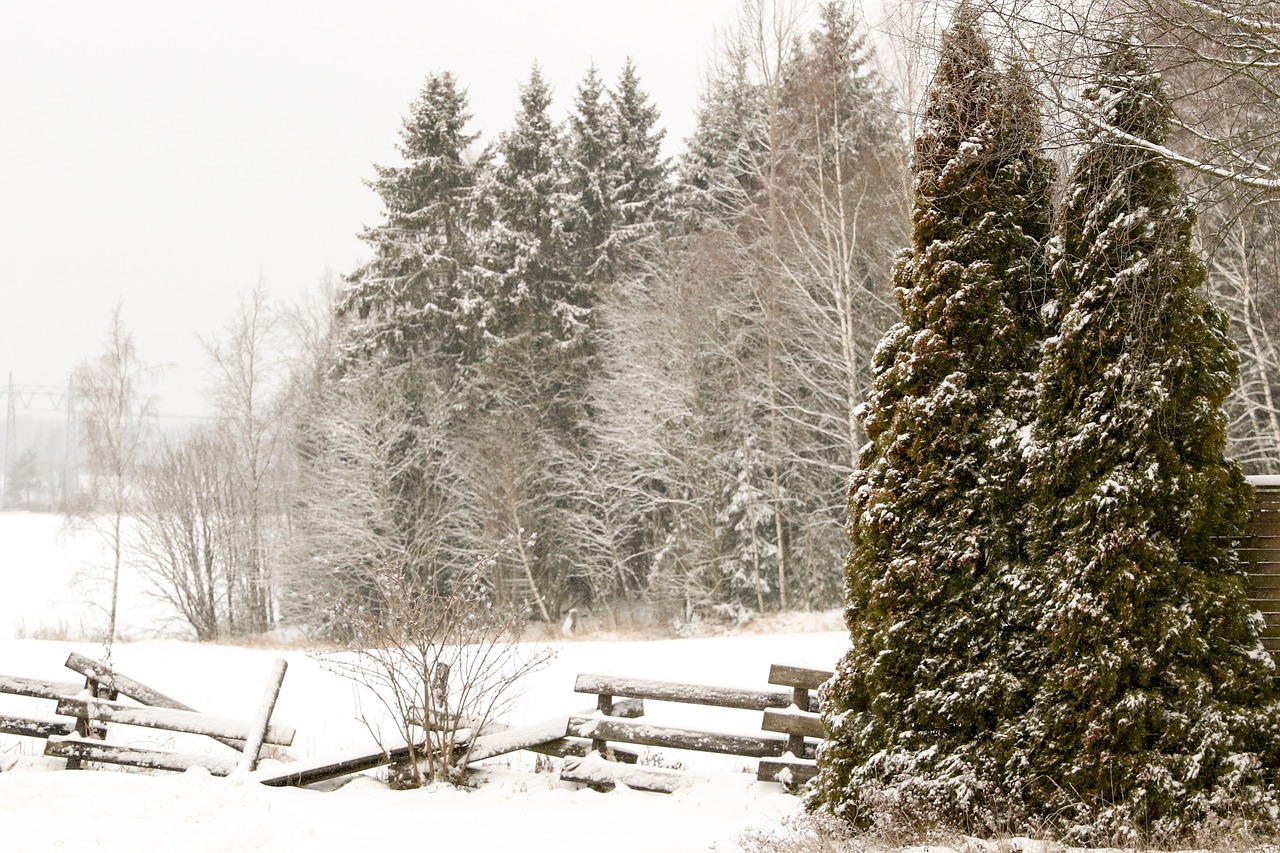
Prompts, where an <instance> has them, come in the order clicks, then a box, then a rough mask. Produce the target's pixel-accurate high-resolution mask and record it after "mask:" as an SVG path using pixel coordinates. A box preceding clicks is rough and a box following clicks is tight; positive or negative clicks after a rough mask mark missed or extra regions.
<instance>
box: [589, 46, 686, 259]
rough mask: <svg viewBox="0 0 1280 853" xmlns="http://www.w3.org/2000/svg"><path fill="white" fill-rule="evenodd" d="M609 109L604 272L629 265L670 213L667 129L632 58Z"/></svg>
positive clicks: (614, 93) (656, 235)
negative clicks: (608, 218) (609, 165)
mask: <svg viewBox="0 0 1280 853" xmlns="http://www.w3.org/2000/svg"><path fill="white" fill-rule="evenodd" d="M609 108H610V109H609V117H610V120H611V131H612V133H611V137H612V139H611V141H612V149H613V150H612V156H611V158H610V159H611V161H612V165H613V172H614V179H613V181H612V182H611V186H610V196H609V201H610V205H611V207H612V208H613V210H614V211H615V213H614V221H613V222H612V223H611V225H612V227H611V229H610V233H609V235H608V239H607V240H606V241H605V243H604V245H603V252H602V255H603V260H604V262H605V269H606V275H607V274H608V273H609V272H613V273H617V272H619V271H621V270H623V269H625V268H626V267H628V266H630V265H631V264H632V263H633V262H634V259H635V255H636V253H637V252H639V251H641V249H642V247H643V246H645V245H652V244H653V243H654V242H655V240H656V238H657V237H658V234H659V232H658V228H659V226H660V225H661V224H662V223H663V222H665V221H667V220H668V219H669V218H670V209H669V196H670V188H669V186H668V183H667V181H668V175H669V173H670V170H671V167H670V165H669V164H668V162H667V160H666V159H665V158H664V157H663V156H662V138H663V136H665V135H666V131H665V130H663V129H662V128H661V127H660V126H659V125H658V118H659V114H658V109H657V107H655V106H654V105H653V104H652V103H650V101H649V96H648V95H647V94H646V93H645V92H644V90H643V89H641V88H640V75H639V74H638V73H637V71H636V67H635V65H634V64H633V63H632V62H631V60H630V59H628V60H627V62H626V64H625V65H624V66H623V67H622V73H621V74H619V75H618V83H617V85H616V86H615V87H614V89H613V91H612V92H611V93H610V99H609Z"/></svg>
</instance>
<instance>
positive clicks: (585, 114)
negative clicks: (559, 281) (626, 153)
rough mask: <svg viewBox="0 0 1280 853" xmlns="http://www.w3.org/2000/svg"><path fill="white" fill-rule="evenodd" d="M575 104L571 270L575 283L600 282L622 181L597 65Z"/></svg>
mask: <svg viewBox="0 0 1280 853" xmlns="http://www.w3.org/2000/svg"><path fill="white" fill-rule="evenodd" d="M573 105H574V111H573V113H572V114H570V116H569V120H568V123H567V127H566V132H565V140H564V144H565V156H564V165H565V172H566V182H567V184H568V187H567V193H568V198H567V203H568V208H567V210H566V213H565V222H564V228H565V231H566V233H567V240H568V251H569V255H570V258H569V267H570V271H571V274H572V275H573V276H574V278H575V279H577V280H579V281H597V280H600V279H601V278H604V277H605V275H606V274H607V273H606V269H605V268H606V259H605V258H604V257H603V256H602V251H603V248H604V246H605V243H606V242H607V241H608V239H609V234H610V232H611V231H612V230H613V228H614V225H615V220H616V218H617V216H616V212H615V211H614V209H613V203H612V197H613V193H614V187H615V185H616V184H617V182H618V179H617V175H616V174H614V160H615V158H614V143H613V139H612V131H611V122H610V116H609V108H608V103H607V101H606V100H605V90H604V83H603V81H601V79H600V74H599V73H598V72H597V71H596V68H595V66H594V65H593V66H592V67H591V68H589V69H588V70H587V74H586V76H585V77H583V78H582V82H581V83H579V84H578V91H577V94H576V96H575V97H574V102H573Z"/></svg>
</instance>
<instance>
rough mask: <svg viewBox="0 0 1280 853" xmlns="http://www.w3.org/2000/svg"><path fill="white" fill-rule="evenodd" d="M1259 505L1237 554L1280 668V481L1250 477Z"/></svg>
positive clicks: (1265, 640)
mask: <svg viewBox="0 0 1280 853" xmlns="http://www.w3.org/2000/svg"><path fill="white" fill-rule="evenodd" d="M1249 481H1250V482H1251V483H1253V486H1254V490H1255V491H1256V493H1257V502H1256V503H1255V504H1254V507H1253V515H1252V517H1251V518H1250V519H1249V526H1248V527H1247V528H1246V529H1245V534H1246V535H1245V538H1244V539H1242V540H1240V542H1239V544H1238V546H1237V548H1236V553H1238V554H1239V555H1240V560H1241V561H1242V562H1243V563H1244V564H1245V570H1246V571H1247V572H1248V573H1249V595H1250V598H1251V600H1252V601H1253V604H1254V606H1255V607H1257V608H1258V610H1259V611H1261V612H1262V616H1263V618H1264V619H1266V621H1267V627H1266V630H1265V631H1263V634H1262V644H1263V646H1265V647H1266V649H1267V651H1269V652H1271V656H1272V658H1274V659H1275V661H1276V664H1277V666H1278V667H1280V477H1274V476H1273V477H1250V478H1249Z"/></svg>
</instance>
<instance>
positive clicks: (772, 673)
mask: <svg viewBox="0 0 1280 853" xmlns="http://www.w3.org/2000/svg"><path fill="white" fill-rule="evenodd" d="M834 674H835V673H833V672H832V671H831V670H829V669H809V668H807V667H802V666H787V665H786V664H780V663H775V664H773V665H772V666H770V667H769V683H770V684H779V685H782V686H783V687H799V688H802V689H804V690H817V689H818V688H819V687H821V686H822V685H823V684H824V683H826V682H827V680H829V679H830V678H831V676H832V675H834Z"/></svg>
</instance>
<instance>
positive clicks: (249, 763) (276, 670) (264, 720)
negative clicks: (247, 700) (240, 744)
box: [239, 658, 293, 773]
mask: <svg viewBox="0 0 1280 853" xmlns="http://www.w3.org/2000/svg"><path fill="white" fill-rule="evenodd" d="M288 669H289V662H288V661H286V660H285V659H284V658H276V662H275V663H274V664H272V666H271V675H270V677H269V678H268V679H267V689H266V692H265V693H264V694H263V696H262V704H261V705H260V706H259V707H258V714H257V716H255V717H254V718H253V722H252V723H251V724H250V726H249V736H248V737H247V738H246V739H245V742H244V754H243V755H242V756H241V757H240V766H239V769H240V770H242V771H244V772H245V773H248V772H250V771H251V770H253V769H254V768H255V767H257V766H258V752H259V751H261V749H262V741H263V740H264V739H265V738H266V736H267V729H268V728H269V727H270V725H271V713H272V712H273V711H274V710H275V708H276V699H278V698H279V697H280V686H281V685H282V684H284V674H285V672H286V671H287V670H288ZM289 740H290V742H292V741H293V738H292V737H290V738H289Z"/></svg>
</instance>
